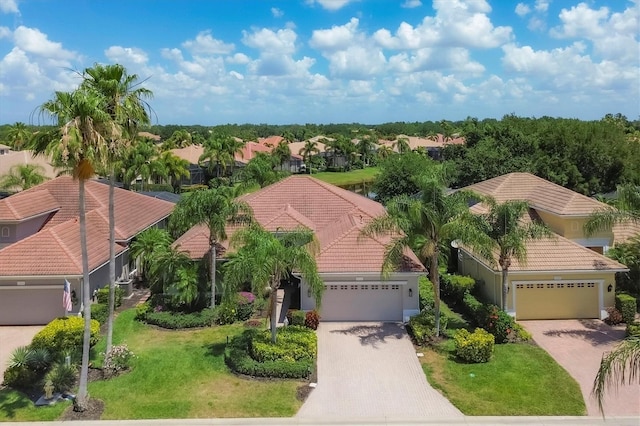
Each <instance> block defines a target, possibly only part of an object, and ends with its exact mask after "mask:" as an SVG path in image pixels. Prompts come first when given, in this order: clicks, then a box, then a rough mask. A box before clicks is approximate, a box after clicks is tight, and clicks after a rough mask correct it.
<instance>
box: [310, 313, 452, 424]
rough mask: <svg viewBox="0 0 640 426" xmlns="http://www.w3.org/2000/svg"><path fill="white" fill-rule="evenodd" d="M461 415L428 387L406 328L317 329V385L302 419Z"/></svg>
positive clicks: (350, 326) (351, 325) (347, 325)
mask: <svg viewBox="0 0 640 426" xmlns="http://www.w3.org/2000/svg"><path fill="white" fill-rule="evenodd" d="M461 416H462V414H461V413H460V411H458V409H457V408H455V407H454V406H453V405H452V404H451V403H450V402H449V401H448V400H447V399H446V398H445V397H444V396H442V395H441V394H440V393H439V392H438V391H436V390H435V389H433V388H432V387H431V386H430V385H429V383H428V382H427V380H426V378H425V375H424V372H423V371H422V368H421V366H420V363H419V361H418V359H417V357H416V353H415V350H414V348H413V345H412V344H411V340H410V339H409V337H408V336H407V333H406V331H405V329H404V327H403V326H402V325H401V324H393V323H384V324H383V323H353V322H351V323H331V322H324V323H321V324H320V327H319V328H318V385H317V387H316V389H314V390H313V392H311V394H310V395H309V397H308V398H307V401H306V402H305V403H304V404H303V406H302V408H300V411H299V412H298V414H297V417H299V418H307V419H319V418H323V419H327V418H341V419H349V418H353V419H355V418H366V417H377V418H385V417H387V418H389V417H391V418H395V419H402V418H413V419H416V418H427V417H441V418H445V417H454V418H460V417H461Z"/></svg>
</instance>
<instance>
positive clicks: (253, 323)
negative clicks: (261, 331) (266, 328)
mask: <svg viewBox="0 0 640 426" xmlns="http://www.w3.org/2000/svg"><path fill="white" fill-rule="evenodd" d="M262 325H264V320H262V319H259V318H253V319H249V320H247V321H245V322H244V326H245V327H260V326H262Z"/></svg>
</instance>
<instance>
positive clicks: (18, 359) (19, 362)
mask: <svg viewBox="0 0 640 426" xmlns="http://www.w3.org/2000/svg"><path fill="white" fill-rule="evenodd" d="M32 362H33V351H32V350H31V349H30V348H29V346H18V347H17V348H15V349H14V350H13V352H11V358H10V359H9V365H8V367H14V368H22V367H29V366H30V365H31V363H32Z"/></svg>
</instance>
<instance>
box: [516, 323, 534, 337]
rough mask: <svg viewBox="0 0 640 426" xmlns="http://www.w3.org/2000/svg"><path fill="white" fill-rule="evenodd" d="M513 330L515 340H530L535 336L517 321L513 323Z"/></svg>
mask: <svg viewBox="0 0 640 426" xmlns="http://www.w3.org/2000/svg"><path fill="white" fill-rule="evenodd" d="M512 332H513V334H514V338H515V341H517V342H528V341H530V340H531V339H532V338H533V337H532V336H531V333H529V332H528V331H527V330H525V329H524V328H523V327H522V326H521V325H520V324H518V323H517V322H516V323H514V324H513V329H512Z"/></svg>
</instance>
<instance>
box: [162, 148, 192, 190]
mask: <svg viewBox="0 0 640 426" xmlns="http://www.w3.org/2000/svg"><path fill="white" fill-rule="evenodd" d="M158 161H159V162H160V163H161V164H162V168H163V169H164V171H165V173H166V176H167V179H168V180H169V184H170V185H171V187H172V188H173V192H175V193H180V187H181V179H182V178H183V177H184V178H188V177H189V175H190V173H189V162H188V161H187V160H185V159H183V158H180V157H178V156H177V155H175V154H174V153H172V152H171V151H163V152H162V153H161V154H160V157H159V158H158Z"/></svg>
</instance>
